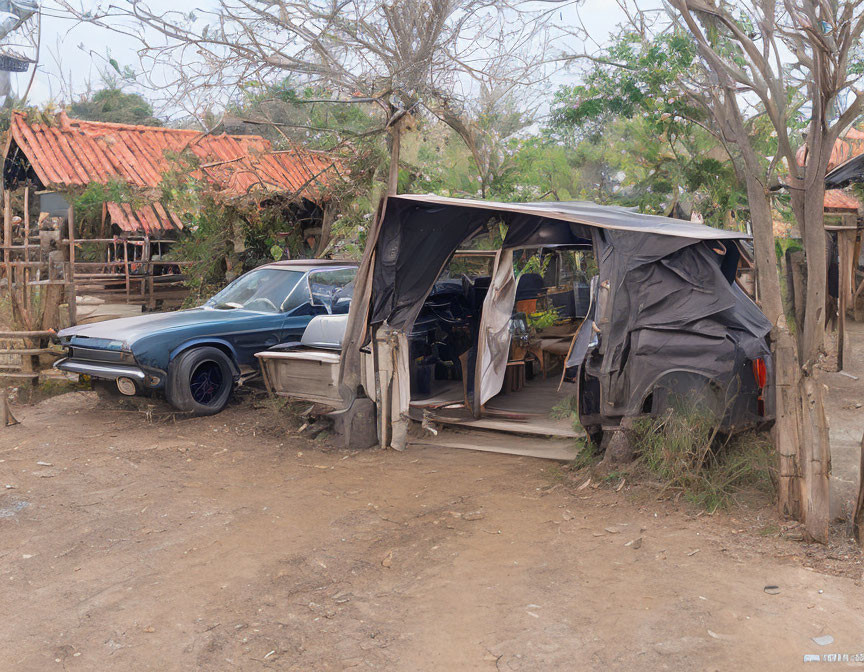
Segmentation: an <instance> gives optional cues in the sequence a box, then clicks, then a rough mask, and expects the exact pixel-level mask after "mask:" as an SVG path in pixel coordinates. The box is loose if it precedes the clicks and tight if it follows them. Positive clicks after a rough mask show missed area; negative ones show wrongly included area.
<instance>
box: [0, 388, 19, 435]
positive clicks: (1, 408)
mask: <svg viewBox="0 0 864 672" xmlns="http://www.w3.org/2000/svg"><path fill="white" fill-rule="evenodd" d="M17 424H18V421H17V420H16V419H15V416H14V415H12V409H11V408H9V392H8V391H7V389H6V388H5V387H4V388H3V389H2V390H0V427H10V426H11V425H17Z"/></svg>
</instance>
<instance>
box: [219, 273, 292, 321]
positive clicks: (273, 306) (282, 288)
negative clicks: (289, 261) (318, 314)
mask: <svg viewBox="0 0 864 672" xmlns="http://www.w3.org/2000/svg"><path fill="white" fill-rule="evenodd" d="M304 275H305V273H304V272H303V271H287V270H286V271H283V270H280V269H276V268H259V269H256V270H254V271H249V272H248V273H246V274H245V275H241V276H240V277H239V278H237V279H236V280H235V281H234V282H232V283H231V284H230V285H228V286H227V287H226V288H225V289H223V290H222V291H221V292H219V293H218V294H216V295H215V296H214V297H213V298H212V299H210V300H209V301H208V302H207V303H206V304H204V305H205V306H207V307H208V308H215V309H218V310H232V309H233V310H236V309H238V308H243V309H246V310H254V311H256V312H259V313H278V312H279V311H280V310H281V308H282V304H283V302H284V301H285V300H286V298H287V297H288V296H289V295H291V294H292V292H293V290H294V289H295V288H296V287H297V286H298V284H299V285H305V284H306V283H305V282H302V283H301V282H300V280H301V279H302V278H303V276H304Z"/></svg>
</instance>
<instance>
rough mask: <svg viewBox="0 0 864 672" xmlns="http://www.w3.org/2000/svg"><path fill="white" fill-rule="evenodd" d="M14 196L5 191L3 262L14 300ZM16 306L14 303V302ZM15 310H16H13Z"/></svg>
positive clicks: (10, 295)
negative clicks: (12, 261)
mask: <svg viewBox="0 0 864 672" xmlns="http://www.w3.org/2000/svg"><path fill="white" fill-rule="evenodd" d="M11 248H12V195H11V194H10V193H9V190H8V189H4V190H3V261H4V262H6V287H7V289H8V290H9V298H10V299H13V298H14V297H13V296H12V292H13V291H14V287H13V286H12V267H11V266H10V265H9V262H10V261H11V260H12V258H11V255H12V249H11ZM13 305H14V301H13ZM13 310H14V308H13Z"/></svg>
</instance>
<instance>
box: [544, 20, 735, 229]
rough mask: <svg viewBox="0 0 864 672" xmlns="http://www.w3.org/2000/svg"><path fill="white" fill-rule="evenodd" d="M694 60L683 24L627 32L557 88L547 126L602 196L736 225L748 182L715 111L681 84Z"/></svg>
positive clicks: (600, 199) (661, 211)
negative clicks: (645, 34) (650, 33)
mask: <svg viewBox="0 0 864 672" xmlns="http://www.w3.org/2000/svg"><path fill="white" fill-rule="evenodd" d="M694 59H695V51H694V47H693V44H692V41H691V40H688V39H686V38H685V37H684V36H683V35H682V34H681V33H680V32H671V33H668V34H664V35H661V36H658V37H657V39H655V40H652V41H650V42H645V41H644V40H643V39H642V37H641V36H640V35H639V34H637V33H633V32H628V33H624V34H622V35H621V36H620V37H619V38H618V39H617V40H616V41H615V42H614V43H613V44H612V45H611V46H609V47H608V48H607V49H606V51H605V53H603V54H602V55H601V56H600V57H597V58H595V59H593V60H592V61H591V66H590V67H589V68H588V70H587V72H586V73H585V76H584V79H583V81H582V83H580V84H577V85H572V86H562V87H560V88H559V90H558V91H557V92H556V93H555V96H554V99H553V104H552V113H551V118H550V123H549V126H548V128H547V132H548V133H549V134H550V136H551V137H553V138H556V139H558V140H560V141H561V142H563V143H564V144H566V145H568V146H570V147H573V148H574V150H575V152H576V153H577V155H578V156H579V159H578V160H579V161H580V165H582V167H583V168H584V171H585V173H586V174H587V175H591V174H593V176H594V180H593V181H594V184H595V186H596V189H595V191H594V193H593V194H590V197H591V198H592V199H593V200H596V201H598V202H614V203H620V204H622V205H628V206H636V207H639V208H640V209H642V210H644V211H647V212H653V213H656V214H669V213H671V212H673V210H674V209H675V206H676V205H682V206H684V210H685V212H686V211H687V210H690V209H691V208H692V209H694V210H696V211H697V212H699V213H700V214H701V215H702V216H703V218H704V219H705V221H706V222H707V223H709V224H712V225H715V226H724V225H728V224H729V221H728V215H729V213H730V212H733V213H734V212H736V211H737V210H738V209H739V208H740V206H741V205H742V202H743V201H744V192H745V190H744V188H743V186H742V183H741V180H740V179H739V176H738V175H737V174H736V172H735V164H734V162H733V161H732V160H731V159H730V154H729V152H728V150H727V148H726V147H724V145H723V144H722V143H721V142H720V141H719V140H718V137H717V134H716V133H715V131H714V129H713V128H712V127H711V123H710V119H709V117H708V116H707V115H706V113H705V112H704V111H703V110H701V109H700V108H698V107H697V106H695V105H694V104H693V103H692V102H691V101H690V100H689V98H688V97H687V95H686V94H685V92H684V91H683V90H682V88H681V86H680V84H679V78H680V76H681V73H682V72H686V71H687V70H689V69H690V68H692V67H693V63H694Z"/></svg>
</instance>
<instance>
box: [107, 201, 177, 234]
mask: <svg viewBox="0 0 864 672" xmlns="http://www.w3.org/2000/svg"><path fill="white" fill-rule="evenodd" d="M105 205H106V206H107V207H108V215H109V216H110V218H111V221H112V222H113V223H114V224H116V225H117V226H119V227H120V228H121V229H122V230H123V231H129V232H130V233H132V232H143V233H146V234H151V233H159V232H160V231H166V230H169V229H182V228H183V222H181V221H180V218H179V217H177V215H175V214H174V213H173V212H170V211H168V210H166V209H165V208H164V207H162V204H161V203H159V202H158V201H157V202H156V203H154V204H153V205H145V206H144V207H143V208H141V209H140V210H132V207H131V206H130V205H129V204H128V203H106V204H105Z"/></svg>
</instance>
